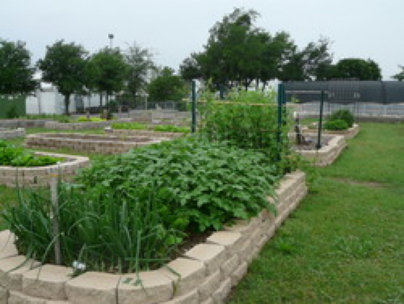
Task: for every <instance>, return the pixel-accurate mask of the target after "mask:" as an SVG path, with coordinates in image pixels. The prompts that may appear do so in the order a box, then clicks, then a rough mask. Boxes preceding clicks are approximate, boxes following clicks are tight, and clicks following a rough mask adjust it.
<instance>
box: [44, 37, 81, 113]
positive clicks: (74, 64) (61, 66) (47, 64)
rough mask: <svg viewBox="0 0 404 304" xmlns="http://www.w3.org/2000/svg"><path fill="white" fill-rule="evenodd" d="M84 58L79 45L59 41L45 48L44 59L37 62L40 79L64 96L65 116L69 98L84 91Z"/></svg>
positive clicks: (67, 110) (67, 111)
mask: <svg viewBox="0 0 404 304" xmlns="http://www.w3.org/2000/svg"><path fill="white" fill-rule="evenodd" d="M86 58H87V51H85V50H84V48H83V47H82V46H81V45H76V44H74V43H73V42H72V43H65V42H64V41H63V40H60V41H57V42H56V43H54V44H53V45H51V46H47V47H46V55H45V58H44V59H42V60H39V62H38V66H39V68H40V69H41V70H42V79H43V80H45V81H48V82H51V83H53V84H54V85H55V86H56V87H57V89H58V91H59V92H60V93H61V94H62V95H63V96H64V103H65V114H69V103H70V96H71V95H72V94H73V93H81V92H82V91H83V89H84V84H85V79H86V77H85V66H86Z"/></svg>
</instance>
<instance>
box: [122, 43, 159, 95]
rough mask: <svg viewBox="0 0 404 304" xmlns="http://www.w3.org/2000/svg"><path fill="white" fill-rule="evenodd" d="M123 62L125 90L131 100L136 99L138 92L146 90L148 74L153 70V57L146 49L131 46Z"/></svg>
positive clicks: (134, 45)
mask: <svg viewBox="0 0 404 304" xmlns="http://www.w3.org/2000/svg"><path fill="white" fill-rule="evenodd" d="M125 62H126V64H127V77H126V90H127V92H128V93H129V94H130V95H131V96H132V97H133V99H136V97H137V95H138V94H139V92H140V91H142V90H146V89H147V84H148V77H149V73H150V71H152V70H154V69H155V64H154V62H153V55H152V53H151V52H150V51H149V50H148V49H143V48H141V47H139V46H138V45H136V44H133V46H131V47H129V49H128V51H127V53H126V54H125Z"/></svg>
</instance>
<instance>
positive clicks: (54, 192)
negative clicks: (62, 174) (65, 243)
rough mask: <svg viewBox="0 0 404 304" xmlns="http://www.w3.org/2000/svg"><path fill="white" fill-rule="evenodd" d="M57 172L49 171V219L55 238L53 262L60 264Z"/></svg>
mask: <svg viewBox="0 0 404 304" xmlns="http://www.w3.org/2000/svg"><path fill="white" fill-rule="evenodd" d="M57 188H58V174H57V173H55V172H52V173H51V180H50V190H51V201H52V208H51V219H52V226H53V227H52V228H53V237H54V238H55V247H54V250H55V263H56V265H62V254H61V251H60V238H59V202H58V189H57Z"/></svg>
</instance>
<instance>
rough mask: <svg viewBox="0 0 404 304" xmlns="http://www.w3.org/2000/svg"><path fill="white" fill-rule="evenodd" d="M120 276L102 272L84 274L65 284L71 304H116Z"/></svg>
mask: <svg viewBox="0 0 404 304" xmlns="http://www.w3.org/2000/svg"><path fill="white" fill-rule="evenodd" d="M120 278H121V276H120V275H115V274H109V273H102V272H86V273H84V274H82V275H80V276H78V277H76V278H74V279H72V280H70V281H69V282H67V283H66V294H67V298H68V301H69V303H71V304H97V303H103V304H104V303H105V304H116V296H117V286H118V284H119V280H120Z"/></svg>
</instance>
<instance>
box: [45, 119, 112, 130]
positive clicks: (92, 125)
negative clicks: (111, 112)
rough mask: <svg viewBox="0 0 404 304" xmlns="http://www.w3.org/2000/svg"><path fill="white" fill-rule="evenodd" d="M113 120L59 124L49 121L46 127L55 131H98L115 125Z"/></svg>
mask: <svg viewBox="0 0 404 304" xmlns="http://www.w3.org/2000/svg"><path fill="white" fill-rule="evenodd" d="M113 122H114V121H113V120H107V121H93V122H91V121H88V122H69V123H63V122H57V121H47V122H45V125H44V127H45V128H47V129H54V130H83V129H98V128H104V127H106V126H109V125H110V124H111V123H113Z"/></svg>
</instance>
